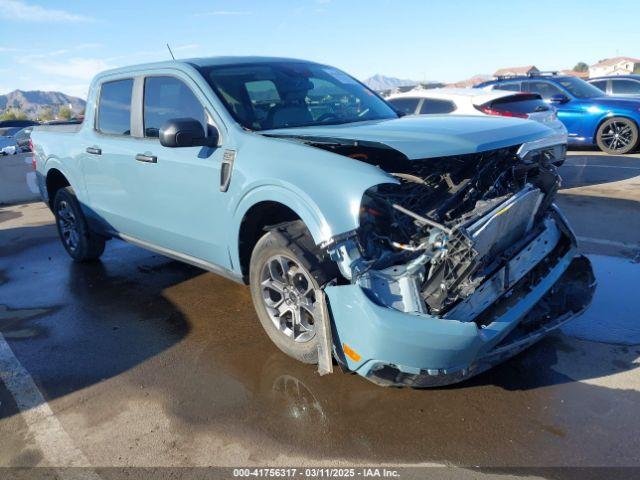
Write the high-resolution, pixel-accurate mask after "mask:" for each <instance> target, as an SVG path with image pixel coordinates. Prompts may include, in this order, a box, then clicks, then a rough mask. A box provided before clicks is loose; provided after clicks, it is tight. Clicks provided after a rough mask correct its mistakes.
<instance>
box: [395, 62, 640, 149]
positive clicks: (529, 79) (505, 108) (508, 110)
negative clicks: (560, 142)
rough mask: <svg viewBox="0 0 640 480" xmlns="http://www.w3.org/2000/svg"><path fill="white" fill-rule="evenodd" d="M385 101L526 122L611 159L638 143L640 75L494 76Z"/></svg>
mask: <svg viewBox="0 0 640 480" xmlns="http://www.w3.org/2000/svg"><path fill="white" fill-rule="evenodd" d="M489 92H491V93H493V94H494V95H495V97H492V96H491V95H490V93H489ZM500 92H502V93H500ZM388 101H389V102H390V103H391V104H392V105H394V107H395V108H396V109H398V110H399V111H400V112H403V113H405V114H418V115H424V114H452V115H498V116H510V117H518V116H519V117H522V118H529V119H531V120H536V121H538V122H541V123H544V124H546V125H547V126H549V127H551V128H552V129H553V130H555V131H556V132H558V133H560V132H563V133H564V134H565V135H566V139H567V142H568V144H569V145H579V146H589V145H597V146H598V148H600V150H602V151H603V152H606V153H609V154H614V155H621V154H626V153H629V152H632V151H634V150H636V149H637V148H638V146H639V143H640V135H639V125H640V75H625V76H612V77H601V78H592V79H590V80H589V81H585V80H582V79H580V78H576V77H573V76H568V75H558V74H557V73H555V72H540V73H535V74H529V75H522V76H505V77H498V78H497V79H495V80H491V81H488V82H484V83H481V84H479V85H477V86H476V87H475V88H471V89H434V90H413V91H410V92H406V93H402V94H396V95H392V96H391V97H389V99H388Z"/></svg>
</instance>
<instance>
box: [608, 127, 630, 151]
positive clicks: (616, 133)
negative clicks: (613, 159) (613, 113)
mask: <svg viewBox="0 0 640 480" xmlns="http://www.w3.org/2000/svg"><path fill="white" fill-rule="evenodd" d="M600 138H601V141H602V143H603V144H604V146H605V147H607V148H608V149H610V150H614V151H618V150H624V149H625V148H627V147H628V146H629V145H630V144H631V142H632V141H633V131H632V129H631V126H630V125H629V124H628V123H627V122H623V121H615V122H611V123H610V124H609V125H607V126H606V127H605V129H604V131H603V132H602V134H601V136H600Z"/></svg>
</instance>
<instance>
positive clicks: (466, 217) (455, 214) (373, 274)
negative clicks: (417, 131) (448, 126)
mask: <svg viewBox="0 0 640 480" xmlns="http://www.w3.org/2000/svg"><path fill="white" fill-rule="evenodd" d="M305 143H308V144H310V145H313V146H315V147H319V148H324V149H327V150H330V151H333V152H335V153H339V154H342V155H345V156H348V157H351V158H354V159H356V160H359V161H363V162H366V163H369V164H372V165H375V166H377V167H379V168H381V169H382V170H384V171H385V172H387V173H388V174H389V175H391V176H392V177H393V178H394V179H395V180H396V182H395V183H387V184H380V185H377V186H375V187H373V188H370V189H369V190H367V192H366V193H365V195H364V198H363V200H362V204H361V208H360V227H359V228H358V229H357V231H355V232H353V234H351V235H346V236H343V237H342V238H339V239H334V240H335V241H334V242H333V243H332V244H331V245H328V249H329V252H330V254H331V255H332V258H333V259H334V260H335V261H336V262H337V263H338V265H339V266H340V269H341V271H342V273H343V275H344V276H345V277H346V278H347V279H349V280H350V281H351V282H352V283H358V284H360V285H361V286H362V287H363V289H365V291H367V292H368V293H369V295H370V296H371V297H372V299H373V300H375V301H376V302H377V303H379V304H382V305H386V306H389V307H392V308H396V309H398V310H401V311H405V312H420V313H428V314H431V315H438V316H446V314H447V312H449V311H450V310H452V309H453V308H454V307H455V306H456V305H458V304H460V303H461V302H463V301H464V300H465V299H467V298H468V297H470V296H471V295H472V294H473V293H474V292H475V291H476V289H478V287H479V286H480V285H481V284H482V283H483V282H484V281H485V280H486V279H488V278H490V277H491V276H493V275H495V274H496V272H498V271H499V270H500V269H501V268H502V269H505V268H506V270H507V273H506V274H504V275H503V276H504V277H505V279H506V280H505V282H506V283H507V285H504V286H505V287H507V288H508V286H509V285H508V282H509V280H508V279H509V272H508V269H509V266H510V265H511V266H512V268H520V266H519V265H518V264H515V263H514V264H509V263H508V261H509V260H510V259H511V258H512V257H513V256H514V254H515V253H516V252H517V251H518V250H519V249H520V248H521V247H523V246H526V245H527V244H528V243H529V242H532V241H533V240H534V239H536V237H539V236H540V238H543V243H544V244H545V245H546V244H548V243H549V242H551V241H553V242H557V241H558V238H555V237H554V235H556V234H555V233H554V232H557V228H556V227H555V224H554V225H551V223H554V222H552V221H551V220H550V217H551V216H553V215H554V212H553V209H552V208H551V206H552V203H553V200H554V197H555V194H556V192H557V189H558V187H559V185H560V177H559V175H558V173H557V170H556V167H555V166H554V165H553V164H552V162H555V161H557V160H558V159H559V158H561V157H564V155H565V147H564V145H555V146H551V147H546V148H543V149H540V150H533V151H530V152H528V154H527V155H525V156H524V158H521V156H520V155H518V150H519V146H515V147H510V148H503V149H498V150H491V151H487V152H481V153H473V154H466V155H459V156H451V157H441V158H429V159H424V160H409V159H407V158H406V157H405V156H404V155H403V154H401V153H400V152H398V151H396V150H394V149H391V148H388V147H385V146H384V145H380V144H366V143H363V142H355V141H342V140H333V139H332V140H327V139H322V140H321V139H306V140H305ZM547 230H548V231H547ZM543 233H544V234H545V235H546V236H544V235H542V234H543ZM558 235H559V234H558ZM558 235H556V237H558ZM538 240H540V239H538ZM543 250H544V249H541V250H540V253H541V254H543V253H545V252H544V251H543ZM547 253H548V252H547ZM461 308H462V307H461ZM478 311H480V310H478ZM476 313H477V312H476Z"/></svg>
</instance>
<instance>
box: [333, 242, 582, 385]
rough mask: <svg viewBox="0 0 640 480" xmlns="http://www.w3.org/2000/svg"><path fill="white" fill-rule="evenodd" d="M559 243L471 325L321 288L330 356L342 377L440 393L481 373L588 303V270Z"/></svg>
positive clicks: (355, 292) (356, 289) (358, 292)
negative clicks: (329, 320)
mask: <svg viewBox="0 0 640 480" xmlns="http://www.w3.org/2000/svg"><path fill="white" fill-rule="evenodd" d="M564 240H565V247H564V248H561V247H560V246H558V247H557V248H556V251H555V256H554V255H553V254H550V255H548V256H547V257H545V258H544V259H542V261H540V262H539V264H537V265H536V266H535V267H533V268H532V269H531V270H530V271H529V272H528V273H527V274H525V275H523V276H522V277H521V278H520V279H519V280H518V282H517V283H515V284H513V286H512V287H511V288H509V290H508V291H506V292H504V293H503V294H502V295H501V296H500V298H497V299H492V300H493V301H492V302H490V303H488V304H487V306H486V308H484V310H483V311H482V312H481V313H480V314H479V315H476V316H475V317H474V318H471V319H465V318H461V319H453V318H442V317H436V316H432V315H428V314H420V313H405V312H401V311H398V310H395V309H391V308H388V307H386V306H382V305H378V304H376V303H375V302H374V301H372V300H371V299H370V298H369V297H368V296H367V294H366V293H365V291H364V290H363V289H362V288H361V287H360V286H358V285H346V286H332V287H327V288H326V289H325V292H326V294H327V298H328V300H329V305H330V310H331V314H332V317H333V322H334V327H335V332H334V335H335V337H334V342H335V345H336V354H337V355H338V356H339V357H340V359H341V360H342V361H343V363H344V364H345V365H346V367H347V368H348V369H349V370H352V371H354V372H356V373H358V374H360V375H362V376H364V377H366V378H367V379H369V380H371V381H373V382H375V383H377V384H380V385H385V386H389V385H404V386H412V387H432V386H440V385H446V384H451V383H456V382H460V381H462V380H465V379H467V378H469V377H471V376H473V375H476V374H478V373H480V372H482V371H484V370H487V369H488V368H490V367H492V366H493V365H496V364H497V363H500V362H502V361H504V360H506V359H507V358H510V357H512V356H514V355H516V354H517V353H519V352H521V351H522V350H524V349H525V348H527V347H529V346H530V345H532V344H533V343H535V342H536V341H538V340H540V339H541V338H542V337H544V336H545V335H547V334H548V333H549V332H551V331H552V330H554V329H556V328H558V327H559V326H560V325H562V324H563V323H565V322H567V321H569V320H570V319H571V318H573V317H574V316H575V315H577V314H578V313H580V312H581V311H582V310H584V308H586V307H587V306H588V304H589V303H590V301H591V298H592V296H593V292H594V290H595V279H594V276H593V271H592V269H591V264H590V262H589V260H588V259H587V258H586V257H583V256H577V251H576V247H575V243H574V242H573V239H571V241H569V239H568V238H567V237H564ZM559 243H560V242H559ZM476 293H477V292H476ZM476 293H474V295H476ZM474 295H472V297H473V296H474ZM464 311H465V310H464V309H461V310H460V312H464Z"/></svg>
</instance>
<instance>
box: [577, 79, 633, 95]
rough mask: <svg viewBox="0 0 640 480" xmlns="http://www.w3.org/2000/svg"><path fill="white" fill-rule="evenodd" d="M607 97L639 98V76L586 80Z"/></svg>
mask: <svg viewBox="0 0 640 480" xmlns="http://www.w3.org/2000/svg"><path fill="white" fill-rule="evenodd" d="M587 82H589V83H590V84H591V85H593V86H594V87H597V88H599V89H600V90H602V91H603V92H604V93H606V94H607V95H615V96H616V97H632V98H633V97H635V98H640V75H637V74H632V75H609V76H606V77H595V78H590V79H589V80H587Z"/></svg>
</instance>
